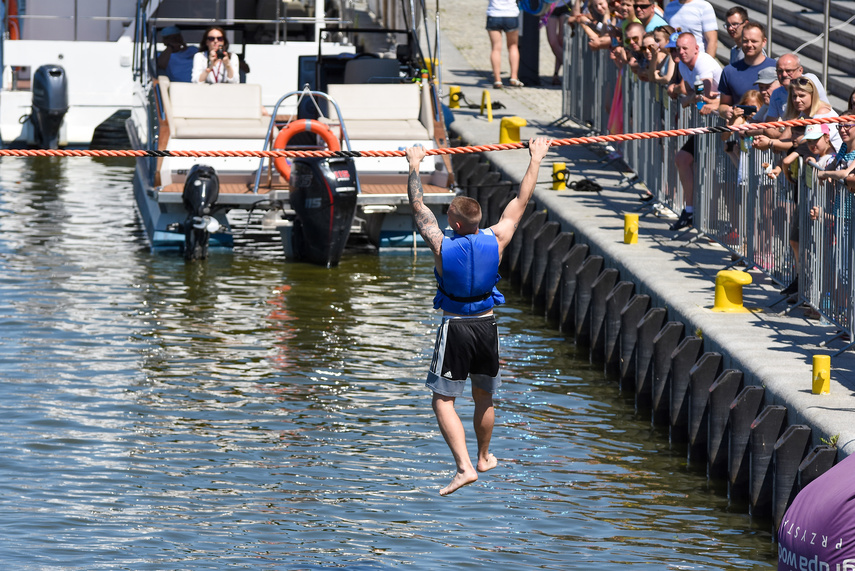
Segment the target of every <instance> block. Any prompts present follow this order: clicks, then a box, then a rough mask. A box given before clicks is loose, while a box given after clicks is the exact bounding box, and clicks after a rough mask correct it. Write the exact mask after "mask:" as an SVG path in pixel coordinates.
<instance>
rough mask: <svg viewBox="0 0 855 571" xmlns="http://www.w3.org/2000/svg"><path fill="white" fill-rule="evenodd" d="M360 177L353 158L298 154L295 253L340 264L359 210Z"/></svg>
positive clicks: (314, 260) (295, 165) (324, 263)
mask: <svg viewBox="0 0 855 571" xmlns="http://www.w3.org/2000/svg"><path fill="white" fill-rule="evenodd" d="M358 193H359V181H358V180H357V178H356V168H355V167H354V164H353V159H351V158H308V157H298V158H295V159H294V160H293V163H292V164H291V197H290V202H291V208H292V209H293V210H294V212H296V213H297V219H296V220H295V221H294V227H293V229H292V235H291V244H292V246H291V247H292V249H293V252H294V256H295V257H296V258H297V259H298V260H301V261H305V262H309V263H312V264H318V265H321V266H326V267H328V268H329V267H332V266H337V265H338V262H339V260H341V255H342V252H344V247H345V246H346V245H347V237H348V236H349V235H350V227H351V225H352V224H353V217H354V215H355V214H356V197H357V194H358Z"/></svg>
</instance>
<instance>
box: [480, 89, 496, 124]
mask: <svg viewBox="0 0 855 571" xmlns="http://www.w3.org/2000/svg"><path fill="white" fill-rule="evenodd" d="M485 107H486V108H487V123H492V122H493V103H492V102H491V101H490V92H489V91H488V90H487V89H485V90H484V91H483V92H482V93H481V112H480V113H479V115H483V114H484V108H485Z"/></svg>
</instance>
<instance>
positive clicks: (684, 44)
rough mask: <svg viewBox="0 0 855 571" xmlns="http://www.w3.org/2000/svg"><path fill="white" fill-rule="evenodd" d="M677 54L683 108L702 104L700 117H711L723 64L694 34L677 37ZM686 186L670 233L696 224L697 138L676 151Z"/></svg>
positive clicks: (681, 177) (680, 173) (676, 159)
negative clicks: (695, 179) (700, 88)
mask: <svg viewBox="0 0 855 571" xmlns="http://www.w3.org/2000/svg"><path fill="white" fill-rule="evenodd" d="M677 54H678V57H679V58H680V63H679V64H678V65H679V67H680V74H681V75H682V77H683V91H684V95H682V96H680V102H681V103H682V105H683V107H688V106H690V105H693V104H699V103H701V102H703V106H702V107H701V114H703V115H709V114H710V113H714V112H715V110H716V107H717V106H716V99H715V97H714V96H713V95H714V93H715V91H717V90H718V82H719V80H720V79H721V65H720V64H719V63H718V61H717V60H716V59H715V58H713V57H711V56H710V55H709V54H708V53H706V52H701V49H700V46H698V42H697V41H696V40H695V36H694V34H692V33H691V32H683V33H681V34H680V35H679V37H678V38H677ZM701 84H703V86H704V88H703V93H702V94H701V93H698V92H697V89H696V87H695V86H696V85H698V86H700V85H701ZM674 162H675V163H676V164H677V172H678V174H679V175H680V184H681V185H682V187H683V199H684V201H685V202H686V206H685V208H684V209H683V211H682V212H681V213H680V217H679V218H678V219H677V221H676V222H674V223H673V224H672V225H671V230H680V229H681V228H684V227H686V226H691V225H692V222H693V221H694V210H695V209H694V203H695V200H694V169H695V138H694V136H692V137H689V140H688V141H686V144H685V145H683V148H682V149H680V150H679V151H677V155H676V157H675V161H674Z"/></svg>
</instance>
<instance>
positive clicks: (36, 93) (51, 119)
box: [30, 65, 68, 149]
mask: <svg viewBox="0 0 855 571" xmlns="http://www.w3.org/2000/svg"><path fill="white" fill-rule="evenodd" d="M67 111H68V82H67V81H66V77H65V70H64V69H63V68H62V67H60V66H58V65H43V66H41V67H40V68H38V69H37V70H36V73H35V75H34V76H33V111H32V114H31V116H30V120H31V121H32V123H33V131H34V135H35V140H36V145H37V146H38V147H39V148H40V149H56V148H58V147H59V128H60V127H61V126H62V120H63V119H64V118H65V114H66V112H67Z"/></svg>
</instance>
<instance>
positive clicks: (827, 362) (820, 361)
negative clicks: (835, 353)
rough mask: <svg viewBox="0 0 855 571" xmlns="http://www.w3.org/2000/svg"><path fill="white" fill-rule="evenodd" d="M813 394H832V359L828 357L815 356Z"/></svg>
mask: <svg viewBox="0 0 855 571" xmlns="http://www.w3.org/2000/svg"><path fill="white" fill-rule="evenodd" d="M812 391H813V394H815V395H829V394H831V357H829V356H828V355H814V356H813V388H812Z"/></svg>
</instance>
